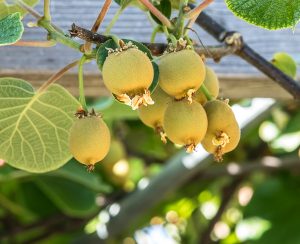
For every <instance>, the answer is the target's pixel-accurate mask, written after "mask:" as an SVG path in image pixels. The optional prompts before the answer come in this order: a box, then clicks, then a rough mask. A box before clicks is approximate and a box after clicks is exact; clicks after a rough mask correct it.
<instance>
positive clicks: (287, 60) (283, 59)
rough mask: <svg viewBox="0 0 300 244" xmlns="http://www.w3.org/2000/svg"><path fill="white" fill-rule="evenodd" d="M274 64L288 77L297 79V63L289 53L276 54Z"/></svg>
mask: <svg viewBox="0 0 300 244" xmlns="http://www.w3.org/2000/svg"><path fill="white" fill-rule="evenodd" d="M272 64H274V65H275V66H276V67H277V68H278V69H280V70H281V71H282V72H283V73H285V74H286V75H288V76H290V77H292V78H293V79H295V78H296V75H297V63H296V61H295V60H294V59H293V57H291V56H290V55H289V54H287V53H283V52H280V53H275V54H274V56H273V59H272Z"/></svg>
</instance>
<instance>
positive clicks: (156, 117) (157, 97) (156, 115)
mask: <svg viewBox="0 0 300 244" xmlns="http://www.w3.org/2000/svg"><path fill="white" fill-rule="evenodd" d="M151 97H152V99H153V101H154V104H153V105H151V106H147V107H145V106H142V107H140V108H139V110H138V114H139V117H140V119H141V121H142V122H143V123H144V124H145V125H147V126H149V127H152V128H154V129H155V128H157V127H162V125H163V119H164V114H165V111H166V108H167V106H168V105H169V103H171V101H172V98H171V97H170V96H169V95H168V94H167V93H165V92H164V91H163V90H162V89H161V88H160V87H159V86H157V87H156V89H155V90H154V92H153V93H152V94H151Z"/></svg>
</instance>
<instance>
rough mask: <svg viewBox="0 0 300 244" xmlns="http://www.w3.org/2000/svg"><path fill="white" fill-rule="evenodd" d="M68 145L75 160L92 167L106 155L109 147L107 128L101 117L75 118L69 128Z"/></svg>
mask: <svg viewBox="0 0 300 244" xmlns="http://www.w3.org/2000/svg"><path fill="white" fill-rule="evenodd" d="M69 147H70V152H71V153H72V155H73V156H74V158H75V159H76V160H78V161H79V162H80V163H82V164H85V165H87V166H88V167H89V168H90V169H92V168H93V165H94V164H95V163H97V162H99V161H101V160H102V159H103V158H104V157H105V156H106V155H107V153H108V150H109V147H110V133H109V129H108V127H107V125H106V124H105V123H104V121H103V120H102V118H100V117H98V116H87V117H82V118H79V119H77V120H76V121H75V122H74V124H73V126H72V128H71V130H70V137H69Z"/></svg>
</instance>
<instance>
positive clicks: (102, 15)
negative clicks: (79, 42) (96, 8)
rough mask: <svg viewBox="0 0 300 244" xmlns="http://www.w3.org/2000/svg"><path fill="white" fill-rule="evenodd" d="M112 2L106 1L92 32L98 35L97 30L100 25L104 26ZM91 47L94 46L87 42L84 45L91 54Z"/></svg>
mask: <svg viewBox="0 0 300 244" xmlns="http://www.w3.org/2000/svg"><path fill="white" fill-rule="evenodd" d="M111 2H112V0H105V2H104V5H103V7H102V9H101V11H100V12H99V14H98V16H97V19H96V20H95V23H94V24H93V27H92V29H91V31H92V32H94V33H96V32H97V30H98V29H99V27H100V25H101V24H102V22H103V20H104V18H105V16H106V14H107V11H108V10H109V8H110V5H111ZM91 46H92V43H91V42H86V43H85V44H84V50H85V52H90V51H91Z"/></svg>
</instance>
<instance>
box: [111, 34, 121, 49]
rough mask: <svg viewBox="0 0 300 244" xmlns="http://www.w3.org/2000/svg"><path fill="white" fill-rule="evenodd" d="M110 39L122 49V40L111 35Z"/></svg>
mask: <svg viewBox="0 0 300 244" xmlns="http://www.w3.org/2000/svg"><path fill="white" fill-rule="evenodd" d="M109 37H110V38H111V39H112V40H113V41H114V43H116V45H117V46H118V47H120V38H119V37H118V36H116V35H109Z"/></svg>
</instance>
